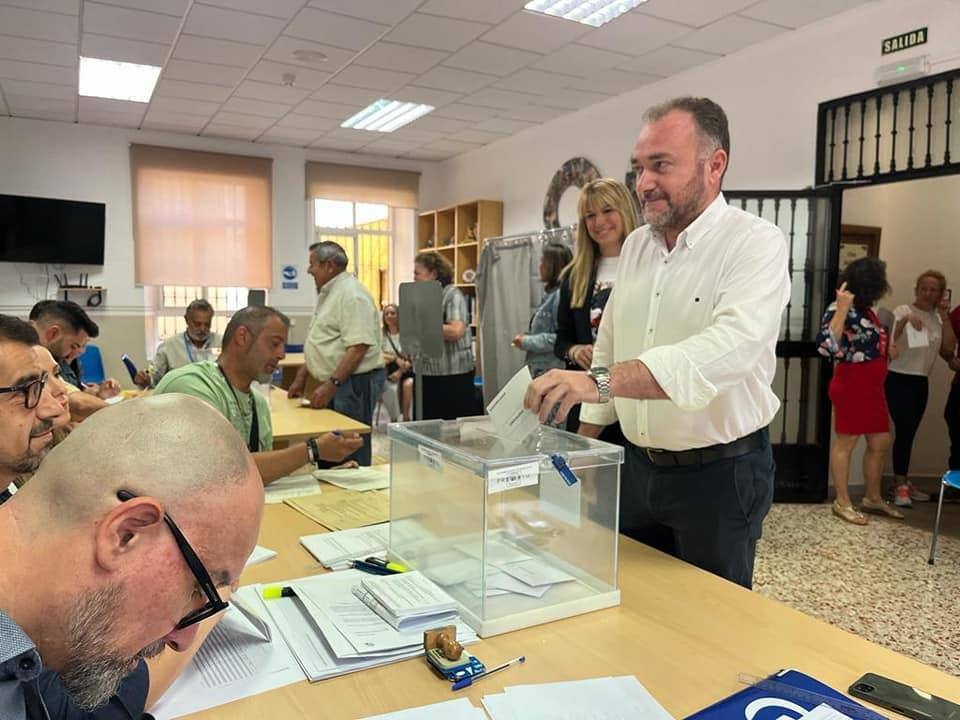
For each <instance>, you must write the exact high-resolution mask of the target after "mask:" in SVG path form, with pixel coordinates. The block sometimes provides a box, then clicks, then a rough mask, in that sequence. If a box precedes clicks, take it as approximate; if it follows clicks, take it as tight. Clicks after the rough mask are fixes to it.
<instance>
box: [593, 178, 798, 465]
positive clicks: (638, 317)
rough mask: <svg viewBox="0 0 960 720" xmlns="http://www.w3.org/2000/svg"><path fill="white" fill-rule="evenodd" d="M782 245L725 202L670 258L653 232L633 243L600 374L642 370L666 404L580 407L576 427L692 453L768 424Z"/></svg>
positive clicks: (683, 236) (601, 341)
mask: <svg viewBox="0 0 960 720" xmlns="http://www.w3.org/2000/svg"><path fill="white" fill-rule="evenodd" d="M787 252H788V251H787V243H786V239H785V238H784V236H783V233H782V232H781V231H780V229H779V228H778V227H777V226H776V225H773V224H772V223H770V222H768V221H766V220H763V219H761V218H759V217H757V216H755V215H751V214H750V213H747V212H745V211H743V210H740V209H737V208H735V207H731V206H730V205H727V202H726V200H724V198H723V195H718V196H717V198H716V199H715V200H714V201H713V202H712V203H711V204H710V205H709V206H708V207H707V208H706V210H704V211H703V212H702V213H701V214H700V216H699V217H698V218H697V219H696V220H694V221H693V222H692V223H690V225H689V226H688V227H687V228H686V230H684V231H683V232H682V233H680V235H679V237H678V238H677V243H676V245H675V247H674V249H673V251H672V252H671V251H668V250H667V247H666V243H665V242H664V239H663V237H662V236H660V235H658V234H656V233H654V232H653V231H652V230H651V229H650V227H649V226H644V227H641V228H639V229H637V230H635V231H633V232H632V233H630V235H629V236H628V237H627V239H626V241H625V242H624V245H623V250H622V252H621V254H620V266H619V268H618V271H617V282H616V284H615V286H614V291H613V295H612V296H611V298H610V300H609V302H608V305H607V309H606V311H605V312H604V314H603V320H602V321H601V322H600V332H599V335H598V337H597V343H596V345H595V347H594V351H593V365H594V366H602V367H609V366H610V365H612V364H613V363H616V362H624V361H627V360H635V359H639V360H641V361H642V362H643V363H644V364H645V365H646V366H647V367H648V368H649V369H650V372H651V373H652V374H653V376H654V377H655V378H656V380H657V382H658V383H660V387H662V388H663V390H664V392H665V393H666V394H667V396H668V398H669V399H668V400H634V399H630V398H614V399H613V400H612V401H611V402H610V403H606V404H602V405H601V404H592V403H584V405H583V408H582V410H581V413H580V419H581V420H583V421H585V422H588V423H593V424H596V425H609V424H610V423H612V422H614V421H616V420H617V419H618V418H619V420H620V426H621V428H622V429H623V433H624V435H626V437H627V439H628V440H630V442H632V443H634V444H635V445H639V446H641V447H651V448H659V449H664V450H689V449H692V448H698V447H706V446H708V445H714V444H717V443H728V442H732V441H734V440H736V439H738V438H741V437H743V436H745V435H749V434H750V433H752V432H754V431H755V430H758V429H760V428H762V427H765V426H766V425H769V424H770V421H771V420H773V417H774V415H776V413H777V410H778V409H779V407H780V401H779V400H778V399H777V396H776V395H774V393H773V391H772V390H771V388H770V384H771V382H772V381H773V376H774V372H775V370H776V356H775V349H776V343H777V337H778V335H779V333H780V319H781V315H782V313H783V309H784V307H786V304H787V301H788V299H789V296H790V278H789V275H788V269H787Z"/></svg>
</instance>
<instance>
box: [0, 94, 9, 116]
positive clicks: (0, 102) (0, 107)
mask: <svg viewBox="0 0 960 720" xmlns="http://www.w3.org/2000/svg"><path fill="white" fill-rule="evenodd" d="M9 114H10V113H9V112H8V111H7V103H6V101H5V100H4V99H3V95H0V115H9Z"/></svg>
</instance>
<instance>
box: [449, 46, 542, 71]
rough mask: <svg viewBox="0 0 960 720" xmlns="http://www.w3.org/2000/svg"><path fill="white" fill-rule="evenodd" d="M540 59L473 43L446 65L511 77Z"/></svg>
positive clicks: (498, 47) (532, 54)
mask: <svg viewBox="0 0 960 720" xmlns="http://www.w3.org/2000/svg"><path fill="white" fill-rule="evenodd" d="M540 58H541V55H538V54H537V53H532V52H527V51H526V50H518V49H516V48H508V47H501V46H499V45H491V44H490V43H485V42H472V43H470V44H469V45H467V46H466V47H465V48H463V49H461V50H459V51H458V52H456V53H455V54H454V55H452V56H451V57H450V58H448V59H447V60H446V61H445V62H444V65H448V66H450V67H455V68H460V69H461V70H474V71H476V72H483V73H489V74H491V75H509V74H510V73H512V72H516V71H517V70H519V69H520V68H523V67H526V66H527V65H530V64H531V63H533V62H535V61H537V60H539V59H540Z"/></svg>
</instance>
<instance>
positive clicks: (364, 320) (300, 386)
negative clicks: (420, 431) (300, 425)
mask: <svg viewBox="0 0 960 720" xmlns="http://www.w3.org/2000/svg"><path fill="white" fill-rule="evenodd" d="M307 272H309V273H310V274H311V275H312V276H313V280H314V283H315V284H316V286H317V304H316V308H315V310H314V312H313V319H312V320H311V321H310V329H309V330H307V339H306V342H305V343H304V346H303V353H304V359H305V361H306V364H305V365H304V366H303V367H301V368H300V370H299V371H298V372H297V377H296V379H294V381H293V383H291V385H290V387H289V388H288V389H287V396H288V397H292V398H294V397H301V396H303V397H306V398H309V399H310V407H313V408H323V407H329V408H330V409H331V410H336V411H337V412H339V413H342V414H344V415H346V416H347V417H351V418H353V419H354V420H359V421H360V422H362V423H364V424H365V425H371V424H372V423H373V411H374V409H375V408H376V406H377V400H378V399H379V398H380V393H381V392H383V384H384V382H386V373H385V372H384V369H383V355H382V354H381V352H380V313H379V312H378V311H377V308H376V305H375V304H374V302H373V296H372V295H371V294H370V292H369V291H368V290H367V289H366V288H365V287H364V286H363V284H362V283H361V282H360V281H359V280H357V278H356V277H354V276H353V275H352V274H351V273H348V272H347V253H346V252H345V251H344V249H343V248H342V247H340V246H339V245H338V244H337V243H335V242H329V241H325V242H318V243H314V244H313V245H311V246H310V265H309V267H308V269H307ZM371 451H372V448H371V445H370V435H369V434H368V435H365V436H364V438H363V447H362V448H361V449H360V450H359V451H358V452H357V453H356V454H355V455H354V458H353V459H355V460H356V461H357V462H358V463H360V464H361V465H369V464H370V457H371Z"/></svg>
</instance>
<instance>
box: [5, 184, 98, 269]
mask: <svg viewBox="0 0 960 720" xmlns="http://www.w3.org/2000/svg"><path fill="white" fill-rule="evenodd" d="M106 208H107V206H106V205H105V204H104V203H91V202H78V201H76V200H56V199H51V198H39V197H26V196H22V195H0V262H35V263H50V264H54V265H61V264H67V263H72V264H77V265H103V238H104V219H105V216H106Z"/></svg>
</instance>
